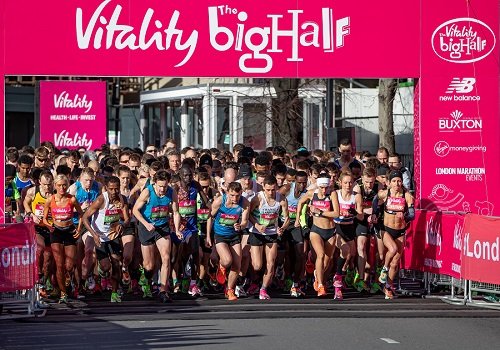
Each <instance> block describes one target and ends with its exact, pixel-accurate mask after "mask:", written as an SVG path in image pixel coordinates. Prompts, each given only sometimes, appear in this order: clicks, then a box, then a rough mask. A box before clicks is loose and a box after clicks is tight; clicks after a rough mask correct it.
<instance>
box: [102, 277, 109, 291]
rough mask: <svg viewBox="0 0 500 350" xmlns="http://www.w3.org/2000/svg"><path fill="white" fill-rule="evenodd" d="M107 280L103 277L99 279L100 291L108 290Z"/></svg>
mask: <svg viewBox="0 0 500 350" xmlns="http://www.w3.org/2000/svg"><path fill="white" fill-rule="evenodd" d="M108 287H109V286H108V279H107V278H105V277H101V288H102V290H107V289H108Z"/></svg>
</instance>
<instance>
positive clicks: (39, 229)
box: [35, 225, 50, 247]
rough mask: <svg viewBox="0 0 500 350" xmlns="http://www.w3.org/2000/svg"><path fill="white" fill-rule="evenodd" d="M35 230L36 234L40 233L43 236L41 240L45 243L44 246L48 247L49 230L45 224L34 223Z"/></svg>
mask: <svg viewBox="0 0 500 350" xmlns="http://www.w3.org/2000/svg"><path fill="white" fill-rule="evenodd" d="M35 232H36V234H37V235H40V236H42V237H43V242H44V243H45V246H46V247H50V231H49V229H48V228H47V227H45V226H38V225H35Z"/></svg>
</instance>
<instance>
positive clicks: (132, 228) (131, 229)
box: [122, 222, 137, 236]
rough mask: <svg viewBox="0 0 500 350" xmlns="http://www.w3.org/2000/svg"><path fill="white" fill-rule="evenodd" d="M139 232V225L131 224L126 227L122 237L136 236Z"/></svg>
mask: <svg viewBox="0 0 500 350" xmlns="http://www.w3.org/2000/svg"><path fill="white" fill-rule="evenodd" d="M136 232H137V223H136V222H130V223H129V224H128V226H126V227H124V229H123V233H122V236H135V235H136Z"/></svg>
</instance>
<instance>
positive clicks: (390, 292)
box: [384, 286, 394, 299]
mask: <svg viewBox="0 0 500 350" xmlns="http://www.w3.org/2000/svg"><path fill="white" fill-rule="evenodd" d="M384 294H385V299H394V291H393V290H392V288H391V287H389V286H385V288H384Z"/></svg>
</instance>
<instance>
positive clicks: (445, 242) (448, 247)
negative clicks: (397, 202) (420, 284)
mask: <svg viewBox="0 0 500 350" xmlns="http://www.w3.org/2000/svg"><path fill="white" fill-rule="evenodd" d="M463 229H464V216H463V215H458V214H446V213H442V212H435V211H426V210H417V211H416V217H415V220H414V221H413V222H412V225H411V229H410V230H408V233H407V235H406V240H405V250H404V259H403V263H402V265H403V268H405V269H411V270H419V271H424V272H431V273H437V274H443V275H448V276H451V277H455V278H460V272H461V267H460V266H461V262H460V257H461V250H462V246H463V243H462V242H463V237H462V236H463V234H462V232H463Z"/></svg>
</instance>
